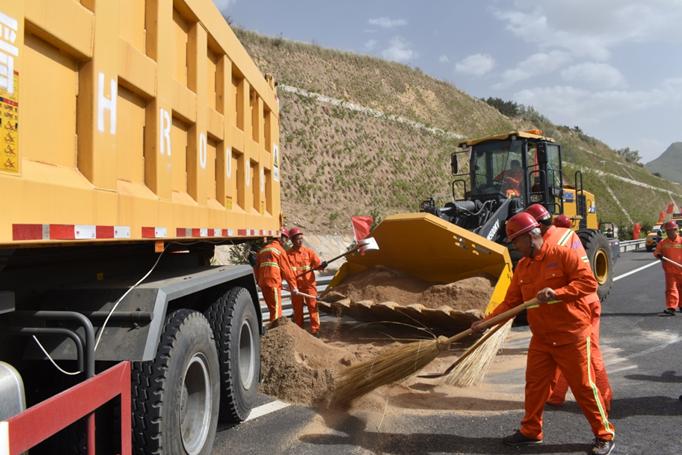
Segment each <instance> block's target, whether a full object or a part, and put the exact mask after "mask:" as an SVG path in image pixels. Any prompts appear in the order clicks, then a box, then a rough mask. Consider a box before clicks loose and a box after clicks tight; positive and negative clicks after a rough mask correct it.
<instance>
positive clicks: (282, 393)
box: [261, 318, 357, 404]
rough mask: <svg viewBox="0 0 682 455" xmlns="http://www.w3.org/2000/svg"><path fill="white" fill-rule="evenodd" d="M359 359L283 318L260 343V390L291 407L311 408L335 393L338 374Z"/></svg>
mask: <svg viewBox="0 0 682 455" xmlns="http://www.w3.org/2000/svg"><path fill="white" fill-rule="evenodd" d="M356 359H357V357H356V355H354V354H353V353H352V352H350V351H348V350H345V349H342V348H337V347H333V346H330V345H328V344H326V343H324V342H323V341H321V340H319V339H317V338H315V337H313V336H312V335H310V334H309V333H308V332H306V331H305V330H303V329H301V328H300V327H298V326H297V325H296V324H294V323H293V322H291V321H289V320H288V319H286V318H282V319H280V320H279V321H277V326H276V327H274V328H271V329H269V330H268V331H267V333H266V334H265V336H264V337H263V338H262V339H261V370H262V382H261V390H262V391H263V392H264V393H266V394H268V395H271V396H275V397H277V398H279V399H281V400H284V401H288V402H291V403H302V404H312V403H313V401H314V399H315V397H323V396H325V394H326V393H327V392H328V391H330V390H332V389H333V387H334V375H335V371H336V370H340V369H342V368H343V367H344V366H348V365H350V364H351V362H353V361H354V360H356Z"/></svg>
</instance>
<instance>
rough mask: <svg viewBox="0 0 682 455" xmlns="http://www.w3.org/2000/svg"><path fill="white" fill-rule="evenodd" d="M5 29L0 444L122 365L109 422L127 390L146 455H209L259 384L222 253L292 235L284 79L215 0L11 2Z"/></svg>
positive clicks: (58, 411) (0, 125)
mask: <svg viewBox="0 0 682 455" xmlns="http://www.w3.org/2000/svg"><path fill="white" fill-rule="evenodd" d="M0 28H1V31H0V110H1V115H0V192H1V193H2V195H3V208H2V216H1V217H0V327H1V329H0V332H1V335H0V336H1V337H2V340H1V341H0V360H2V362H1V363H0V366H2V367H1V368H0V371H2V373H0V376H2V379H9V380H8V381H0V384H2V386H0V403H2V406H0V410H2V411H0V412H2V413H3V414H2V415H0V421H2V423H1V424H0V429H6V428H9V431H0V439H1V440H0V446H2V447H10V448H11V450H10V451H11V453H21V452H24V451H25V450H27V449H28V448H29V446H30V444H36V443H39V442H40V440H41V438H42V439H44V438H46V437H47V436H48V435H47V434H43V433H45V431H42V430H41V431H42V433H41V432H35V431H34V430H35V426H36V424H39V426H41V429H43V428H47V427H50V428H53V429H54V430H55V431H56V430H59V429H61V428H64V427H65V426H66V425H67V424H69V423H71V422H72V421H74V419H80V418H81V417H83V415H84V414H83V412H85V411H81V413H80V414H78V415H76V414H73V415H72V414H69V412H63V409H62V408H54V406H55V405H54V404H52V406H53V408H51V409H52V411H51V414H49V415H50V416H51V417H50V418H49V419H48V417H41V419H43V420H41V419H38V420H35V419H36V417H35V415H36V414H35V412H42V411H41V410H44V409H45V407H42V408H40V407H39V409H38V411H35V410H34V408H35V406H33V405H35V404H36V403H38V402H40V401H41V400H43V399H45V398H50V399H51V398H54V395H55V394H56V393H57V392H59V391H61V390H63V389H66V388H68V387H71V386H74V385H75V387H76V389H77V388H78V387H79V386H81V385H83V384H84V385H85V387H87V386H88V384H91V383H92V381H95V380H97V378H98V377H100V376H102V374H103V373H102V372H103V371H104V370H105V369H106V368H108V367H111V366H112V365H116V364H117V363H118V362H121V361H124V362H129V364H128V366H129V368H128V369H129V370H130V371H131V372H132V373H131V375H132V384H131V385H130V386H129V388H130V390H127V391H126V390H125V387H118V388H117V389H116V390H118V392H116V393H118V395H117V396H120V397H121V400H120V401H119V402H116V403H114V404H111V403H110V404H109V405H105V408H104V409H103V410H100V411H97V413H96V415H97V420H98V425H99V426H100V427H102V425H103V424H102V423H101V422H104V421H105V420H104V419H105V418H107V416H109V417H110V416H111V414H112V413H118V412H120V414H121V417H120V418H121V419H122V420H121V422H124V421H126V419H127V421H129V420H130V415H127V416H126V412H125V410H126V409H129V408H130V402H128V401H127V400H126V399H125V396H130V395H132V421H133V428H132V435H133V442H134V445H135V446H136V447H137V449H136V450H138V452H136V453H142V451H146V452H145V453H164V454H179V453H189V454H207V453H211V447H212V445H213V439H214V435H215V432H216V426H217V423H218V419H219V417H220V418H221V419H224V420H226V421H231V422H238V421H241V420H243V419H245V418H246V417H247V416H248V414H249V412H250V409H251V407H252V405H253V403H254V398H255V394H256V389H257V385H258V380H259V365H260V364H259V361H260V333H261V330H262V329H261V327H262V324H261V313H260V308H259V305H258V295H257V289H256V284H255V280H254V277H253V273H252V270H251V268H250V267H248V266H211V265H210V261H211V258H212V256H213V249H214V246H215V245H217V244H236V243H240V242H244V241H246V240H249V239H254V238H262V237H267V236H275V235H278V232H279V230H280V227H281V207H280V164H281V157H280V153H279V147H278V144H279V129H278V122H279V107H278V100H277V95H276V91H275V87H274V81H273V80H272V78H269V77H264V76H263V75H262V74H261V73H260V72H259V70H258V68H257V67H256V65H255V64H254V62H253V61H252V60H251V58H250V57H249V56H248V54H247V52H246V51H245V49H244V48H243V46H242V45H241V44H240V43H239V41H238V40H237V38H236V36H235V34H234V33H233V31H232V30H231V29H230V27H229V26H228V25H227V23H226V22H225V20H224V18H223V17H222V15H221V14H220V12H219V11H218V10H217V8H216V7H215V6H214V4H213V2H212V1H211V0H174V1H171V0H81V1H78V0H0ZM142 278H144V280H142ZM57 366H58V367H59V368H60V369H61V370H63V371H64V372H65V373H69V374H70V375H66V374H63V373H62V372H60V371H58V370H57ZM124 370H125V369H124ZM124 370H121V371H124ZM107 371H108V370H107ZM116 371H118V370H116ZM125 371H127V370H125ZM124 374H125V373H124ZM110 376H111V374H110V373H109V376H107V378H109V377H110ZM88 378H90V379H88ZM118 380H120V377H118V379H117V381H118ZM22 382H23V384H24V386H23V387H21V386H20V385H21V384H22ZM10 383H12V384H15V385H12V386H8V385H7V384H10ZM123 383H125V381H124V382H123ZM102 387H104V386H102ZM69 390H71V389H69ZM101 390H105V388H102V389H101ZM102 393H104V392H102ZM112 393H113V392H112ZM95 395H97V394H95ZM81 398H82V399H83V400H85V401H86V402H89V401H88V400H90V399H93V396H92V394H89V395H87V396H86V397H85V398H84V397H78V395H75V396H74V399H73V400H72V402H79V403H80V402H81V401H82V400H81ZM86 398H87V399H86ZM51 403H52V402H51ZM31 406H33V407H31ZM93 406H95V404H93ZM107 406H109V407H111V408H112V409H113V410H112V409H108V408H107ZM24 407H29V409H28V410H26V411H24V412H22V410H23V409H24ZM93 409H94V408H93ZM32 410H34V411H33V412H34V414H31V415H32V416H33V419H34V420H29V421H30V422H32V425H33V428H27V427H26V425H28V424H26V422H27V420H25V419H24V420H21V418H20V417H21V416H25V415H26V414H27V413H30V412H31V411H32ZM40 415H42V414H40ZM87 415H88V416H89V417H87V418H86V421H87V422H88V432H87V434H88V438H87V440H88V443H89V444H93V443H94V435H95V433H94V425H92V423H94V417H93V416H94V415H95V413H94V412H93V411H92V410H90V411H88V412H87ZM55 416H60V417H57V418H56V417H55ZM55 418H56V419H57V424H55V423H54V419H55ZM60 419H63V421H62V420H60ZM69 419H71V420H69ZM100 419H102V420H101V421H100ZM17 422H23V424H24V426H23V427H22V425H21V424H19V423H17ZM43 424H44V425H43ZM3 425H4V426H3ZM70 428H71V429H73V428H72V427H70ZM67 432H68V431H67ZM62 433H64V432H62ZM110 433H115V431H112V432H110ZM19 434H22V435H24V436H26V437H25V438H24V439H21V440H20V441H19V442H17V441H18V440H17V438H19V436H17V435H19ZM130 434H131V429H130V428H126V426H125V425H123V424H122V425H121V429H120V435H119V436H120V441H119V440H118V436H116V437H114V436H111V435H109V436H108V437H107V438H106V440H105V442H104V443H103V444H106V443H107V441H108V442H109V443H111V440H112V439H113V440H115V441H119V442H116V443H115V444H113V447H114V448H113V449H111V450H108V451H107V449H104V452H103V453H105V452H106V453H129V450H130V447H129V446H130ZM58 436H59V435H58ZM58 436H56V437H58ZM26 438H28V439H31V438H33V440H31V441H30V444H29V442H27V440H28V439H26ZM126 440H127V441H126ZM50 441H54V438H52V439H51V440H50ZM50 441H47V442H46V443H44V444H43V446H45V444H48V445H49V444H50ZM62 448H63V447H61V446H60V448H59V449H43V450H45V451H47V452H51V453H67V452H66V449H64V450H62ZM91 449H92V447H91ZM3 453H4V452H3ZM32 453H33V452H32ZM91 453H94V452H91Z"/></svg>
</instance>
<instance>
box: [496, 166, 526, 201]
mask: <svg viewBox="0 0 682 455" xmlns="http://www.w3.org/2000/svg"><path fill="white" fill-rule="evenodd" d="M493 180H495V181H498V182H502V191H505V192H506V193H505V194H507V196H520V195H521V183H522V182H523V169H521V168H520V167H519V168H511V169H506V170H504V171H502V172H500V173H499V174H498V175H497V176H496V177H495V178H494V179H493Z"/></svg>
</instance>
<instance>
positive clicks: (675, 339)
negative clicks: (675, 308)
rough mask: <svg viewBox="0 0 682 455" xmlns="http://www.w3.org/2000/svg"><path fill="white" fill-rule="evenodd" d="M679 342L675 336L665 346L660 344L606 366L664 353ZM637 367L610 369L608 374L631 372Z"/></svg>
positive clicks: (608, 363) (678, 338)
mask: <svg viewBox="0 0 682 455" xmlns="http://www.w3.org/2000/svg"><path fill="white" fill-rule="evenodd" d="M679 341H680V337H679V336H678V335H675V336H673V337H672V338H670V339H669V340H668V341H666V342H665V343H663V344H659V345H656V346H652V347H650V348H649V349H645V350H643V351H639V352H636V353H634V354H632V355H628V356H625V357H621V358H618V359H616V360H613V361H610V362H606V364H607V365H613V364H616V363H622V362H625V361H627V360H632V359H635V358H637V357H643V356H647V355H649V354H652V353H654V352H657V351H662V350H663V349H665V348H667V347H668V346H670V345H671V344H675V343H677V342H679ZM636 367H637V366H636V365H633V366H626V367H621V368H613V369H611V368H609V371H608V372H609V374H612V373H619V372H621V371H625V370H631V369H633V368H636Z"/></svg>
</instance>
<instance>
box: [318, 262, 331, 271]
mask: <svg viewBox="0 0 682 455" xmlns="http://www.w3.org/2000/svg"><path fill="white" fill-rule="evenodd" d="M328 265H329V264H327V261H322V263H321V264H320V265H319V266H317V270H324V269H326V268H327V266H328Z"/></svg>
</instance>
